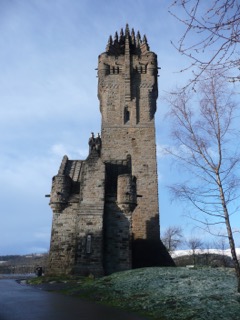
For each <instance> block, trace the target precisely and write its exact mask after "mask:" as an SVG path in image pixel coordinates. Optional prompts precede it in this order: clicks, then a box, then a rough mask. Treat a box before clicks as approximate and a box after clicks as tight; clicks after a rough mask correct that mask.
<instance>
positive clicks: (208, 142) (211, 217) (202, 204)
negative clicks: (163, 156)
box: [167, 72, 240, 292]
mask: <svg viewBox="0 0 240 320" xmlns="http://www.w3.org/2000/svg"><path fill="white" fill-rule="evenodd" d="M207 78H208V80H207V81H203V82H199V84H198V91H197V93H193V92H191V94H190V93H189V92H188V91H187V90H185V91H180V92H179V93H178V94H177V93H175V94H171V95H170V97H169V99H168V102H169V103H170V106H171V111H170V112H169V115H170V117H171V121H173V123H172V124H173V129H172V137H173V141H175V143H176V144H175V146H174V147H171V148H168V150H167V151H168V152H169V153H170V154H172V155H173V156H175V159H178V160H179V161H180V163H181V167H183V166H184V167H185V169H186V170H187V171H186V175H187V176H188V178H189V179H188V180H187V181H184V182H183V183H178V184H176V185H174V186H172V187H171V190H172V192H173V195H174V196H175V197H177V198H179V199H182V200H187V201H188V202H189V203H190V204H192V205H193V207H194V208H195V209H197V210H196V211H195V214H194V215H193V214H191V217H192V218H193V219H194V220H195V221H197V222H199V223H201V224H202V227H203V228H204V229H206V230H207V231H209V232H212V228H211V227H213V226H214V228H215V229H216V226H225V229H226V235H227V237H228V240H229V245H230V248H231V254H232V259H233V262H234V266H235V270H236V274H237V278H238V291H239V292H240V266H239V262H238V259H237V255H236V249H235V242H234V234H233V230H232V226H231V221H230V216H231V215H232V214H233V213H235V211H236V210H237V209H238V208H237V207H234V205H235V204H236V203H237V200H238V198H239V187H240V181H239V178H238V177H237V176H236V172H237V167H238V165H239V158H240V157H239V150H238V141H239V136H238V137H237V136H236V135H235V134H236V132H235V131H234V124H235V123H234V121H235V116H236V111H237V105H236V104H235V103H234V102H233V100H232V93H231V92H229V89H228V87H227V84H226V81H225V79H224V77H223V76H221V75H217V74H216V73H215V72H214V73H209V74H208V77H207ZM194 99H195V101H194ZM196 104H197V105H196Z"/></svg>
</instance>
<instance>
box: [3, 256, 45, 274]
mask: <svg viewBox="0 0 240 320" xmlns="http://www.w3.org/2000/svg"><path fill="white" fill-rule="evenodd" d="M47 259H48V254H47V253H43V254H29V255H6V256H0V274H16V273H18V274H23V273H34V272H35V269H36V267H38V266H41V267H43V269H45V268H46V266H47Z"/></svg>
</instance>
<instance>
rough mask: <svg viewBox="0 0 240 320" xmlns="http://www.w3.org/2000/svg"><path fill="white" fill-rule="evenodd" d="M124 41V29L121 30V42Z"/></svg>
mask: <svg viewBox="0 0 240 320" xmlns="http://www.w3.org/2000/svg"><path fill="white" fill-rule="evenodd" d="M123 39H124V34H123V28H122V29H121V30H120V41H122V40H123Z"/></svg>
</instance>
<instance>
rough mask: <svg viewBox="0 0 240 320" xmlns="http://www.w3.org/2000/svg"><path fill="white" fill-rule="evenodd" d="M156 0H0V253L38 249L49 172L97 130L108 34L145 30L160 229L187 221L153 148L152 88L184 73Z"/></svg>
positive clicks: (171, 83)
mask: <svg viewBox="0 0 240 320" xmlns="http://www.w3.org/2000/svg"><path fill="white" fill-rule="evenodd" d="M169 3H170V1H165V0H162V1H161V0H148V1H146V0H122V1H118V0H111V1H110V0H102V1H99V0H92V1H89V0H51V1H49V0H0V34H1V37H0V139H1V144H0V145H1V157H0V164H1V174H0V183H1V193H0V203H1V210H0V217H1V223H0V255H1V254H24V253H32V252H33V253H34V252H46V251H47V250H48V249H49V243H50V232H51V223H52V212H51V209H50V207H49V206H48V202H49V199H48V198H45V197H44V196H45V194H49V193H50V189H51V179H52V177H53V176H54V175H55V174H56V173H57V171H58V168H59V165H60V162H61V160H62V157H63V155H64V154H67V155H68V156H69V158H70V159H85V158H86V156H87V152H88V144H87V141H88V138H89V136H90V133H91V131H94V132H96V133H97V132H99V131H100V124H101V118H100V112H99V102H98V99H97V78H96V70H95V68H96V67H97V59H98V55H99V54H100V53H102V52H104V51H105V47H106V44H107V41H108V37H109V35H110V34H112V35H114V33H115V31H120V29H121V28H122V27H123V28H124V27H125V25H126V23H128V24H129V26H130V28H132V27H133V28H134V29H135V31H137V30H139V31H140V33H141V34H142V35H143V34H146V35H147V38H148V42H149V45H150V48H151V50H152V51H154V52H155V53H157V55H158V64H159V66H160V67H161V68H162V69H161V70H160V77H159V99H158V111H157V114H156V128H157V145H158V146H159V149H158V150H159V152H158V155H159V156H158V170H159V197H160V215H161V225H162V227H161V229H162V230H164V228H166V227H167V226H169V225H173V224H174V225H182V227H183V228H184V229H185V228H186V229H189V228H191V226H192V225H191V223H192V222H191V221H189V220H187V219H185V218H184V217H183V216H182V214H183V210H182V209H181V207H180V206H179V204H172V203H171V201H170V195H169V193H168V190H167V188H166V185H167V184H169V182H171V181H172V180H174V179H175V177H176V171H173V168H172V166H171V164H170V162H169V161H168V160H167V159H166V158H165V157H164V156H163V155H162V154H161V152H160V150H161V148H160V146H161V145H164V144H166V143H167V141H168V138H167V124H166V121H165V120H164V114H165V113H166V111H167V108H168V107H167V106H166V105H165V102H164V100H163V99H162V96H163V95H164V93H165V91H167V90H170V89H171V88H172V87H175V86H176V84H178V85H180V84H181V83H183V82H184V81H185V80H186V78H187V77H188V75H187V74H182V73H181V74H180V73H178V72H177V71H179V70H180V69H182V68H183V67H184V66H186V64H187V61H186V60H184V58H183V57H182V56H180V55H179V54H178V52H177V51H176V50H175V49H174V48H173V46H172V45H171V44H170V41H171V40H172V41H177V39H179V37H180V36H181V34H182V30H183V29H182V26H181V25H179V24H178V23H177V22H176V20H175V19H174V18H173V17H172V16H170V15H169V14H168V5H169Z"/></svg>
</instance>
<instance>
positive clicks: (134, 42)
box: [106, 23, 149, 55]
mask: <svg viewBox="0 0 240 320" xmlns="http://www.w3.org/2000/svg"><path fill="white" fill-rule="evenodd" d="M126 46H127V47H128V48H127V50H129V52H131V53H135V54H139V53H144V54H145V52H146V51H149V46H148V42H147V37H146V36H145V35H144V36H143V39H141V35H140V32H139V31H138V32H137V34H136V35H135V31H134V29H133V28H132V30H131V32H130V29H129V25H128V23H127V24H126V27H125V30H124V29H123V28H121V29H120V32H119V33H118V32H117V31H116V32H115V35H114V37H112V36H110V37H109V40H108V44H107V47H106V52H108V53H109V54H116V55H119V54H124V53H125V51H126Z"/></svg>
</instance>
